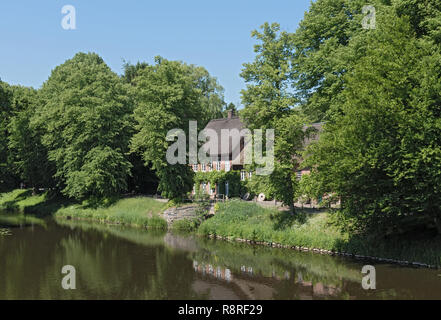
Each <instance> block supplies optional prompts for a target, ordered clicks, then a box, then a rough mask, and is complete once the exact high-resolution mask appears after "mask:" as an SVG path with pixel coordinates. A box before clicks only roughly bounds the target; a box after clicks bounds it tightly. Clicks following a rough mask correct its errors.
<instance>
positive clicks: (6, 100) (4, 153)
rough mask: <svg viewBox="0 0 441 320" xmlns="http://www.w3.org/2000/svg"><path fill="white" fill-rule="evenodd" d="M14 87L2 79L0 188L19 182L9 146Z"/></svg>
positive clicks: (3, 188) (0, 93)
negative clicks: (9, 125)
mask: <svg viewBox="0 0 441 320" xmlns="http://www.w3.org/2000/svg"><path fill="white" fill-rule="evenodd" d="M12 96H13V93H12V89H11V88H10V86H9V85H7V84H6V83H4V82H2V81H0V190H1V191H5V190H8V189H11V188H13V187H14V186H15V185H17V183H18V179H17V178H18V177H17V176H16V175H15V174H14V170H13V167H12V163H11V154H10V151H9V148H8V137H9V129H8V124H9V122H10V120H11V118H12V116H13V113H14V110H13V104H12Z"/></svg>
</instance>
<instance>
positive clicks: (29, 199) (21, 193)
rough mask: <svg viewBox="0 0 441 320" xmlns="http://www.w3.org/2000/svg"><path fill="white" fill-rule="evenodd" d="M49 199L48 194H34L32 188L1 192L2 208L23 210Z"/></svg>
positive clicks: (0, 207) (0, 201) (0, 202)
mask: <svg viewBox="0 0 441 320" xmlns="http://www.w3.org/2000/svg"><path fill="white" fill-rule="evenodd" d="M45 201H47V194H46V193H43V194H39V195H36V196H32V191H31V190H26V189H18V190H14V191H11V192H8V193H2V194H0V210H5V211H19V212H23V211H24V210H25V209H26V208H29V207H33V206H36V205H38V204H41V203H43V202H45Z"/></svg>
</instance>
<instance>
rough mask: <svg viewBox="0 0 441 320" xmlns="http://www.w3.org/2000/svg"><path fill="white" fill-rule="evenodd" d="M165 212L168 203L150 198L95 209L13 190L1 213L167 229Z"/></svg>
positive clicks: (0, 201) (1, 201) (0, 197)
mask: <svg viewBox="0 0 441 320" xmlns="http://www.w3.org/2000/svg"><path fill="white" fill-rule="evenodd" d="M164 208H165V203H162V202H159V201H157V200H155V199H152V198H147V197H135V198H127V199H119V200H116V201H114V202H113V203H112V204H109V205H107V206H101V207H94V206H91V205H90V204H74V203H72V202H71V201H68V200H66V199H63V198H54V197H50V196H49V194H48V193H42V194H39V195H32V191H30V190H14V191H11V192H8V193H3V194H0V211H4V212H6V213H8V212H9V213H14V214H16V215H22V214H31V215H36V216H41V217H44V216H50V215H53V216H55V217H58V218H72V219H83V220H86V219H87V220H93V221H99V222H107V223H115V224H124V225H131V226H137V227H153V228H160V229H166V228H167V223H166V221H165V220H164V219H162V218H161V217H160V213H161V212H162V211H163V210H164Z"/></svg>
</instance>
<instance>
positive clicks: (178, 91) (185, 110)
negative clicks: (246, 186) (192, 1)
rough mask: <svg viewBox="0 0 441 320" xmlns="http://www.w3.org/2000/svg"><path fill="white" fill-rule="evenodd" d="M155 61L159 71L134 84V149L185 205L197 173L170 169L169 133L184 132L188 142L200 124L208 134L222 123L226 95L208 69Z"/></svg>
mask: <svg viewBox="0 0 441 320" xmlns="http://www.w3.org/2000/svg"><path fill="white" fill-rule="evenodd" d="M155 60H156V64H155V65H151V66H148V67H146V68H143V69H142V70H139V71H138V74H137V76H136V77H135V78H134V80H133V83H134V88H133V90H134V94H135V96H136V109H135V113H134V116H135V120H136V126H135V128H136V130H137V133H136V134H135V135H134V136H133V139H132V141H131V146H132V151H133V152H138V153H140V154H141V155H142V158H143V160H144V162H145V164H146V166H150V165H151V166H152V168H153V170H154V171H155V172H156V174H157V176H158V178H159V187H158V189H159V191H160V192H161V193H162V195H163V196H165V197H167V198H170V199H179V198H180V197H182V196H183V195H184V194H186V193H187V192H189V191H190V190H191V189H192V186H193V172H192V171H191V169H190V167H189V166H188V165H186V164H174V165H171V164H169V163H167V159H166V153H167V149H168V147H169V146H170V145H171V144H172V142H170V141H167V140H166V137H167V133H168V131H169V130H172V129H182V130H184V132H185V133H186V134H187V137H188V132H189V121H191V120H195V121H198V126H199V128H203V127H204V126H205V125H206V123H207V122H208V121H209V120H210V119H212V118H214V117H217V116H218V115H219V114H220V113H221V111H222V107H223V105H224V102H223V94H222V92H223V89H222V88H221V87H220V86H219V84H218V83H217V81H216V79H214V78H212V77H211V76H210V75H209V73H208V72H207V71H206V70H205V69H204V68H202V67H196V66H193V65H187V64H184V63H182V62H178V61H168V60H166V59H163V58H161V57H157V58H156V59H155ZM187 145H188V139H187ZM187 150H188V149H187ZM187 163H188V162H187Z"/></svg>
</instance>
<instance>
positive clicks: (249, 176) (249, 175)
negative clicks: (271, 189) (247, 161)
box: [248, 171, 253, 179]
mask: <svg viewBox="0 0 441 320" xmlns="http://www.w3.org/2000/svg"><path fill="white" fill-rule="evenodd" d="M252 177H253V171H250V172H248V178H249V179H251V178H252Z"/></svg>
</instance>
